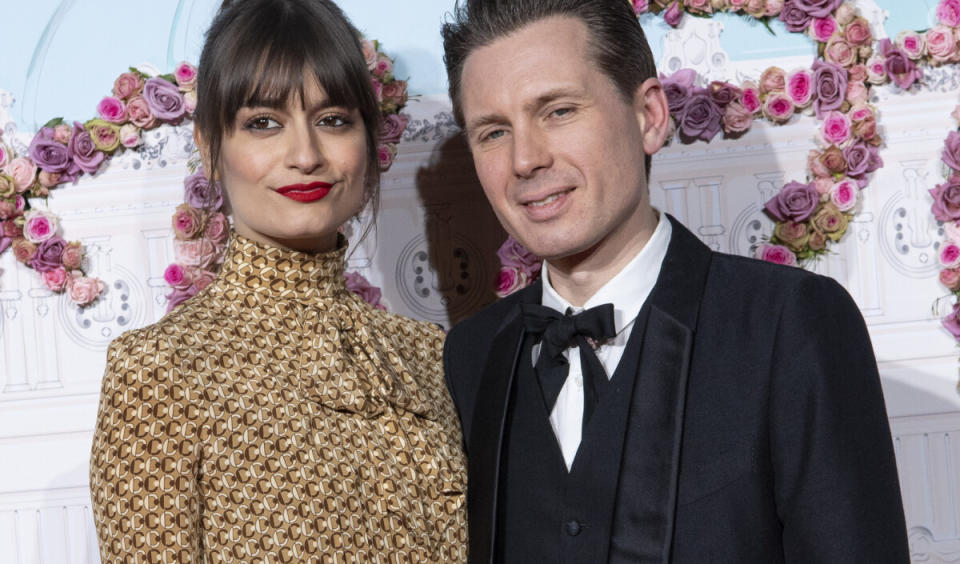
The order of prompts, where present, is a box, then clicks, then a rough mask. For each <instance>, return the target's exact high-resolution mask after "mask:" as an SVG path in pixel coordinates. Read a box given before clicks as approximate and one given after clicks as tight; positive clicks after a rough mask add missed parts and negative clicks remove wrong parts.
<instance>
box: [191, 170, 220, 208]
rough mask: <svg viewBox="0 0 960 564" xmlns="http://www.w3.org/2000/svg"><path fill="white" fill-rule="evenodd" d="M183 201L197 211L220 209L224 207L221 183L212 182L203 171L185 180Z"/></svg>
mask: <svg viewBox="0 0 960 564" xmlns="http://www.w3.org/2000/svg"><path fill="white" fill-rule="evenodd" d="M183 199H184V200H186V202H187V203H188V204H190V205H191V206H192V207H195V208H197V209H211V210H215V209H219V208H220V207H222V206H223V191H222V190H221V189H220V183H219V182H210V181H209V180H207V177H206V176H205V175H204V174H203V171H202V170H198V171H197V172H195V173H193V174H191V175H190V176H188V177H186V178H184V179H183Z"/></svg>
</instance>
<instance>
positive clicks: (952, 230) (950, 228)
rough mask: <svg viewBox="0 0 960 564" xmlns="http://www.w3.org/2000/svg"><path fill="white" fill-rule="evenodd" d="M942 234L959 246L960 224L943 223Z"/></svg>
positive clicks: (954, 222) (953, 222) (952, 222)
mask: <svg viewBox="0 0 960 564" xmlns="http://www.w3.org/2000/svg"><path fill="white" fill-rule="evenodd" d="M943 232H944V235H946V236H947V239H949V240H951V241H953V242H954V243H956V244H958V245H960V224H958V223H957V222H956V221H945V222H943Z"/></svg>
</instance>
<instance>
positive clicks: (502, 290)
mask: <svg viewBox="0 0 960 564" xmlns="http://www.w3.org/2000/svg"><path fill="white" fill-rule="evenodd" d="M526 287H527V276H526V275H525V274H524V273H523V272H522V271H521V270H520V269H519V268H516V267H513V266H504V267H502V268H501V269H500V274H499V275H498V276H497V290H496V293H497V297H500V298H505V297H507V296H509V295H510V294H512V293H514V292H516V291H517V290H520V289H522V288H526Z"/></svg>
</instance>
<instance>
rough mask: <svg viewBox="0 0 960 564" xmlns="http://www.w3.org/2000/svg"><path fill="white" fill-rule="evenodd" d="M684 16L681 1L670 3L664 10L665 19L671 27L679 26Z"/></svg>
mask: <svg viewBox="0 0 960 564" xmlns="http://www.w3.org/2000/svg"><path fill="white" fill-rule="evenodd" d="M682 18H683V12H682V11H681V10H680V2H674V3H673V4H670V7H669V8H667V9H666V10H665V11H664V12H663V21H665V22H667V25H669V26H670V27H677V26H678V25H680V20H681V19H682Z"/></svg>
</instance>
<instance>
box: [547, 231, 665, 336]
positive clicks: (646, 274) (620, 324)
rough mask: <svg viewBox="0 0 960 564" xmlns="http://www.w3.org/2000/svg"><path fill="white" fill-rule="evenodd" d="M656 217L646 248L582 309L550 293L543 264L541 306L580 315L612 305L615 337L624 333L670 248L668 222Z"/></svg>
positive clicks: (655, 280)
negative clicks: (570, 310) (654, 226)
mask: <svg viewBox="0 0 960 564" xmlns="http://www.w3.org/2000/svg"><path fill="white" fill-rule="evenodd" d="M659 215H660V220H659V221H658V222H657V227H656V229H654V230H653V235H651V236H650V239H649V240H648V241H647V244H646V245H644V246H643V248H642V249H640V252H638V253H637V256H635V257H633V259H631V260H630V262H629V263H627V265H626V266H625V267H623V269H622V270H621V271H620V272H618V273H617V274H616V276H614V277H613V278H611V279H610V280H609V281H608V282H607V283H606V284H604V285H603V286H601V287H600V289H599V290H597V292H596V293H595V294H594V295H593V296H591V297H590V299H588V300H587V301H586V303H584V304H583V308H577V307H573V306H572V305H570V302H568V301H567V300H565V299H563V298H562V297H560V294H558V293H557V292H556V290H554V289H553V286H552V285H551V284H550V268H549V265H548V264H547V263H546V262H544V265H543V292H542V294H541V297H540V303H542V304H543V305H545V306H547V307H549V308H552V309H555V310H557V311H559V312H565V311H567V308H572V309H574V310H575V311H581V310H582V309H588V308H591V307H594V306H598V305H601V304H606V303H612V304H613V311H614V324H615V326H616V329H617V333H619V332H620V331H623V329H624V327H626V326H627V325H628V324H629V323H630V322H631V321H633V320H634V318H635V317H637V315H638V314H639V313H640V308H642V307H643V303H644V302H646V301H647V296H649V295H650V292H651V291H652V290H653V286H654V285H655V284H656V283H657V278H658V277H659V276H660V267H661V266H662V265H663V259H664V258H665V257H666V256H667V247H668V246H669V244H670V235H671V233H672V231H673V228H672V227H671V226H670V220H668V219H667V216H666V214H664V213H660V214H659Z"/></svg>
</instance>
